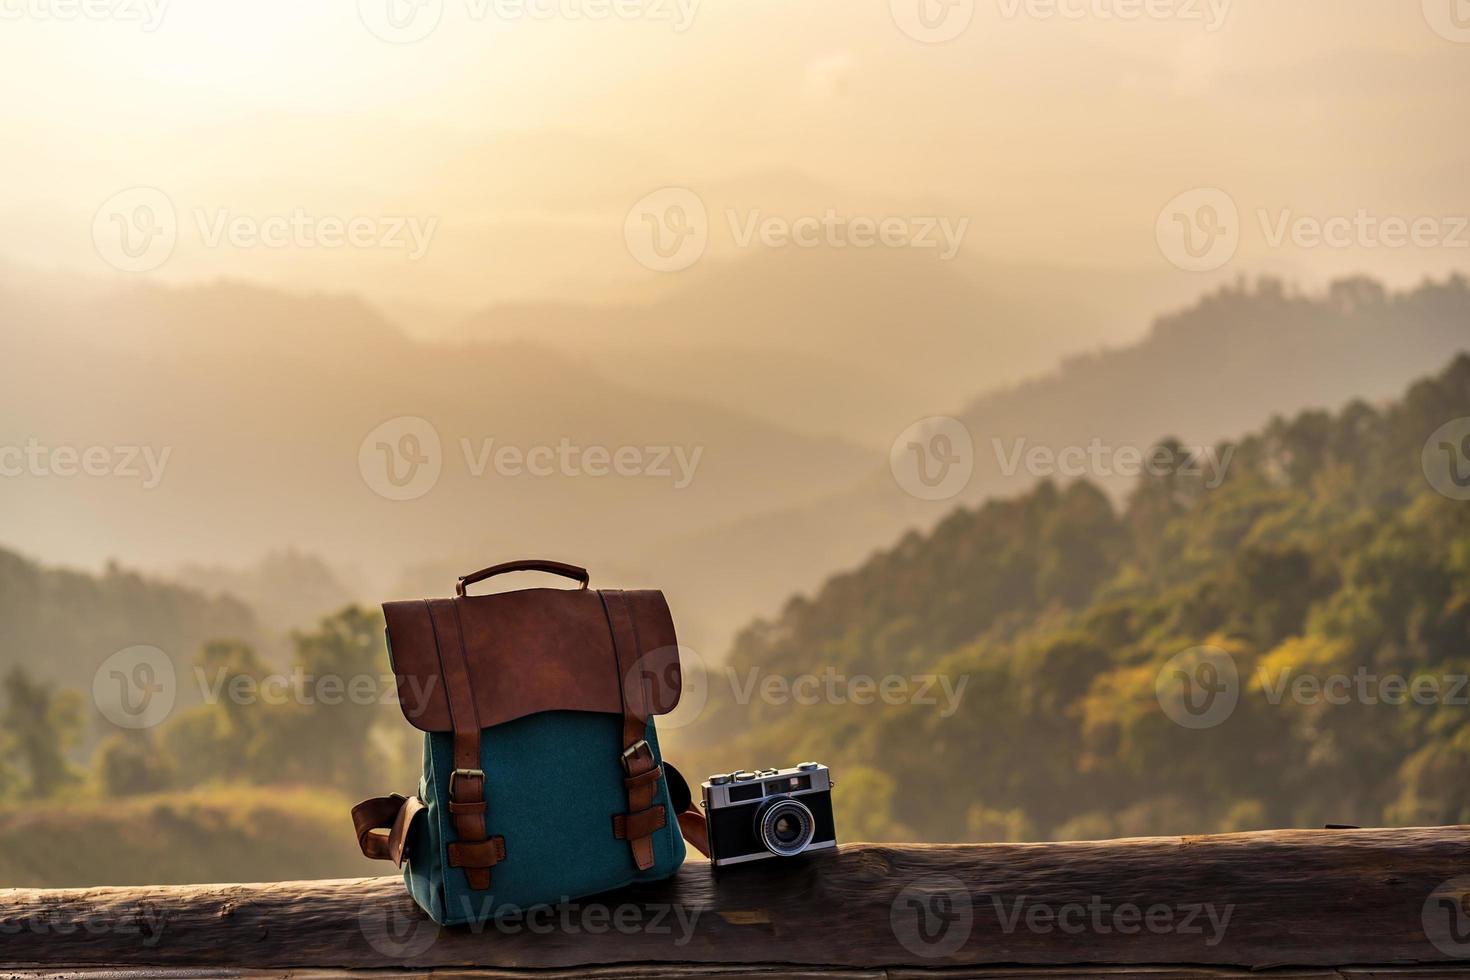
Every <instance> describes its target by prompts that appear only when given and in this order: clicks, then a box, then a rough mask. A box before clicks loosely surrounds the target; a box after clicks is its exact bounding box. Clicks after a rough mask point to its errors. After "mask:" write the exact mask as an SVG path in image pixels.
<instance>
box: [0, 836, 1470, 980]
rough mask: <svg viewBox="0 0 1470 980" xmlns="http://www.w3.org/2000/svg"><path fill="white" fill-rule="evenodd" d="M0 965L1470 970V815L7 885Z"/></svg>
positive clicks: (744, 971) (873, 971)
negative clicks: (515, 888) (778, 857)
mask: <svg viewBox="0 0 1470 980" xmlns="http://www.w3.org/2000/svg"><path fill="white" fill-rule="evenodd" d="M1462 876H1463V877H1462ZM0 962H3V964H5V966H6V967H8V968H9V969H10V970H12V972H13V975H16V976H21V975H26V976H55V975H59V974H58V973H57V972H56V971H58V970H62V969H63V968H84V967H94V968H105V969H106V970H107V971H108V972H107V973H106V975H108V976H114V977H117V976H138V975H148V976H163V977H167V976H179V977H184V976H191V977H192V976H205V975H207V976H241V977H254V976H298V977H327V976H336V975H338V974H337V973H334V972H332V971H333V970H342V969H358V970H362V969H370V970H380V971H382V972H381V973H374V974H372V975H375V976H378V975H381V976H385V977H395V976H419V975H423V974H422V973H421V972H418V971H424V970H428V969H430V968H436V967H437V968H443V972H444V975H465V976H498V975H502V972H503V971H507V970H525V969H539V970H547V971H562V972H550V973H547V974H543V975H544V976H548V977H552V978H556V977H561V976H563V975H566V976H571V975H577V976H600V977H606V978H609V980H611V978H614V977H624V976H633V975H638V976H711V977H713V976H721V977H727V976H736V975H741V976H782V975H804V976H829V975H831V976H850V977H870V976H888V977H898V976H904V975H912V974H911V971H912V970H921V971H930V973H929V974H928V975H932V971H934V969H935V968H944V967H950V968H956V967H963V968H967V969H965V970H962V971H960V972H959V973H956V974H954V975H957V976H958V975H979V976H986V977H997V978H998V977H1003V976H1023V975H1024V976H1038V975H1044V976H1055V977H1058V978H1060V977H1063V976H1065V977H1081V976H1099V977H1110V978H1117V977H1123V976H1144V977H1149V978H1154V980H1182V978H1196V977H1219V976H1229V975H1231V974H1232V972H1233V971H1230V970H1225V969H1223V968H1243V969H1255V970H1259V969H1265V968H1282V967H1296V968H1300V967H1314V968H1346V967H1353V968H1356V969H1353V970H1351V971H1348V970H1344V969H1311V970H1303V969H1291V970H1287V971H1285V973H1284V974H1283V975H1284V976H1289V977H1312V978H1317V977H1324V976H1329V977H1331V976H1342V977H1347V976H1349V975H1352V976H1355V977H1367V976H1371V975H1380V974H1381V975H1384V976H1388V975H1395V976H1397V975H1399V973H1398V971H1396V970H1395V971H1389V972H1385V971H1384V970H1382V969H1379V970H1374V969H1369V968H1383V967H1406V966H1408V965H1410V964H1440V966H1438V967H1436V968H1434V969H1419V970H1415V971H1412V973H1410V974H1409V975H1413V974H1414V973H1417V974H1421V975H1424V976H1435V977H1444V976H1470V827H1441V828H1427V829H1407V830H1332V831H1271V832H1264V833H1254V834H1225V835H1218V836H1209V837H1183V838H1179V837H1169V838H1147V839H1136V840H1122V841H1103V842H1085V843H1067V844H990V845H902V846H882V845H872V844H863V845H850V846H845V847H843V848H841V849H840V850H839V851H837V852H836V853H831V852H829V853H827V854H825V855H814V856H811V857H809V858H805V859H800V860H797V861H790V862H782V861H769V862H761V863H758V864H756V865H751V866H747V867H744V868H741V869H736V871H734V872H731V873H722V874H721V875H720V877H719V878H718V879H715V878H714V877H713V876H712V875H711V872H710V868H709V866H708V865H707V864H704V863H702V862H691V863H689V864H687V865H686V866H685V867H684V869H683V870H682V871H681V872H680V873H679V875H678V876H677V877H676V878H674V879H671V880H670V881H667V882H662V883H659V884H656V885H649V886H642V887H638V888H632V889H628V890H626V891H622V892H618V893H614V894H611V895H606V896H601V897H599V898H597V899H584V900H581V901H575V902H569V903H565V904H564V905H562V906H559V907H557V908H554V909H548V910H542V911H540V912H537V913H532V914H528V915H526V916H524V917H513V918H510V919H507V920H504V921H500V922H497V923H492V924H490V925H488V926H485V927H482V928H479V929H471V928H463V927H461V928H453V929H441V928H439V927H437V926H435V925H434V924H433V923H432V922H430V921H428V920H427V919H426V918H425V917H424V916H423V915H422V914H421V913H420V912H418V910H417V909H416V908H415V907H414V906H413V904H412V902H411V901H410V900H409V899H408V897H407V895H406V894H405V892H404V890H403V885H402V883H401V882H400V881H399V880H397V879H395V878H377V879H353V880H344V881H308V882H289V883H279V884H261V885H207V886H206V885H200V886H183V887H152V888H95V889H83V890H28V889H10V890H0ZM620 964H621V965H620ZM1179 964H1184V965H1187V968H1183V967H1177V966H1171V965H1179ZM1084 965H1087V966H1088V968H1087V969H1083V968H1082V967H1083V966H1084ZM1108 965H1119V966H1127V967H1145V966H1150V965H1159V966H1161V967H1169V968H1168V969H1158V970H1155V969H1150V970H1138V969H1122V970H1118V969H1111V970H1110V969H1107V967H1108ZM793 966H796V967H803V968H810V969H798V970H797V971H796V972H795V973H794V974H793V973H792V967H793ZM1462 966H1464V967H1466V969H1462V968H1461V967H1462ZM1040 967H1062V968H1064V969H1061V970H1060V971H1050V970H1048V971H1042V970H1037V969H1034V968H1040ZM1204 967H1210V968H1221V969H1202V968H1204ZM129 968H131V969H133V970H134V971H135V972H134V973H132V974H128V973H125V972H123V971H126V970H127V969H129ZM394 968H398V969H394ZM403 968H407V972H405V970H404V969H403ZM474 968H478V969H474ZM593 968H595V969H593ZM979 968H984V969H983V970H981V969H979ZM1022 968H1026V969H1022ZM21 970H29V971H30V972H29V973H26V974H21V973H19V972H16V971H21ZM231 970H241V971H247V972H238V973H231V972H230V971H231ZM977 970H978V972H977ZM47 971H51V972H47ZM248 971H264V972H258V973H251V972H248ZM270 971H276V972H270ZM497 971H502V972H497ZM4 975H5V973H4V970H0V976H4ZM65 975H68V976H75V975H78V974H77V973H75V972H72V973H67V974H65ZM81 975H83V976H86V975H87V974H81ZM94 975H99V974H96V971H94Z"/></svg>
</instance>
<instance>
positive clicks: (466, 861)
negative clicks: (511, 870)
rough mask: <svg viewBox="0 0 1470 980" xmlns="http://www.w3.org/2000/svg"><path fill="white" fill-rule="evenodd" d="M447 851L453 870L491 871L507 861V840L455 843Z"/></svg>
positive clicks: (494, 838)
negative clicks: (490, 869)
mask: <svg viewBox="0 0 1470 980" xmlns="http://www.w3.org/2000/svg"><path fill="white" fill-rule="evenodd" d="M445 850H446V851H447V852H448V854H449V866H450V867H451V868H467V869H489V868H493V867H495V866H496V865H497V864H499V863H500V862H501V861H504V860H505V838H504V837H492V838H490V839H489V840H477V841H455V842H454V843H452V844H450V845H449V846H448V847H446V848H445Z"/></svg>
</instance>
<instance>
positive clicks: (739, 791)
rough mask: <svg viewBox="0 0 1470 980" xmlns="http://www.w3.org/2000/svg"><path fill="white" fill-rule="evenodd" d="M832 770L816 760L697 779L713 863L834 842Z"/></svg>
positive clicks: (828, 845)
mask: <svg viewBox="0 0 1470 980" xmlns="http://www.w3.org/2000/svg"><path fill="white" fill-rule="evenodd" d="M832 786H833V780H832V773H831V771H830V770H828V769H827V767H826V766H824V765H822V764H820V763H817V762H803V763H801V764H800V765H797V766H792V767H791V768H790V769H755V770H750V769H743V770H741V771H739V772H733V773H727V774H721V775H717V776H711V777H710V778H709V779H707V780H705V781H704V782H703V783H701V784H700V790H701V792H702V795H703V801H702V803H701V805H702V806H703V807H704V817H705V823H706V824H707V825H708V827H709V845H710V848H709V851H710V855H709V856H710V861H711V862H713V863H714V865H715V867H716V868H722V867H727V866H729V865H732V864H745V863H747V862H750V861H760V860H763V859H765V858H772V857H795V856H796V855H798V854H804V853H806V852H807V851H819V850H823V849H826V848H832V847H836V846H837V831H836V827H835V826H834V824H833V820H832Z"/></svg>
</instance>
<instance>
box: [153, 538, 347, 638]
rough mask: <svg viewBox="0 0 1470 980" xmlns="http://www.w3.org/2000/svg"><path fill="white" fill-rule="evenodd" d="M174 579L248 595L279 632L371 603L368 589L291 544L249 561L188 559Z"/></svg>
mask: <svg viewBox="0 0 1470 980" xmlns="http://www.w3.org/2000/svg"><path fill="white" fill-rule="evenodd" d="M173 578H175V579H176V580H178V581H180V582H184V583H188V585H189V586H190V587H191V588H195V589H199V590H201V591H204V592H207V593H209V594H211V595H217V594H228V595H233V596H236V597H238V598H240V599H242V600H244V601H245V602H246V603H247V604H249V606H250V608H252V609H254V610H255V611H256V613H257V614H258V615H259V617H260V621H261V622H262V623H263V624H264V625H265V626H266V627H267V628H269V629H270V630H273V631H276V632H277V633H279V634H284V633H285V632H287V631H289V630H297V629H304V628H306V627H310V626H315V625H316V623H317V621H318V620H319V619H321V618H322V617H323V616H327V615H329V614H331V613H334V612H336V611H337V610H339V609H341V608H342V607H343V606H347V605H350V604H352V603H353V602H366V603H367V604H368V605H372V601H371V597H369V596H367V595H366V594H365V592H366V590H364V589H363V588H362V587H361V586H360V585H359V586H356V587H354V586H352V585H350V584H349V583H348V582H344V581H343V577H342V575H341V574H340V573H339V572H338V571H337V570H336V569H334V568H332V566H331V565H330V564H329V563H328V562H326V561H324V560H323V559H321V558H319V557H317V556H316V555H308V554H303V553H302V552H299V551H294V550H291V549H287V550H284V551H272V552H270V553H269V554H267V555H265V556H264V557H262V558H261V559H260V560H259V561H257V562H255V563H253V564H250V565H246V566H228V565H221V564H187V565H184V566H183V567H181V568H180V569H179V570H178V571H177V572H176V573H174V575H173Z"/></svg>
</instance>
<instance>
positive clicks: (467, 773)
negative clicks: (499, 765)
mask: <svg viewBox="0 0 1470 980" xmlns="http://www.w3.org/2000/svg"><path fill="white" fill-rule="evenodd" d="M460 776H464V777H466V778H470V777H473V776H479V777H480V782H481V784H482V789H483V784H484V782H485V770H483V769H456V770H454V772H451V773H450V774H449V798H450V799H451V800H453V801H454V802H455V803H458V802H459V798H458V797H456V796H455V795H454V781H455V779H457V778H459V777H460ZM481 795H484V794H483V793H482V794H481Z"/></svg>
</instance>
